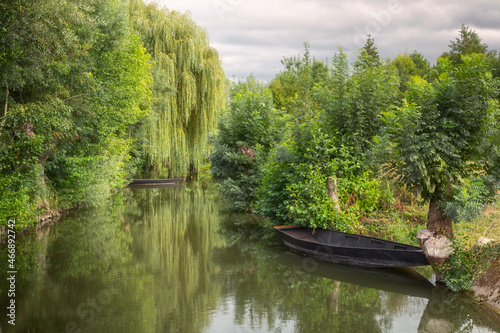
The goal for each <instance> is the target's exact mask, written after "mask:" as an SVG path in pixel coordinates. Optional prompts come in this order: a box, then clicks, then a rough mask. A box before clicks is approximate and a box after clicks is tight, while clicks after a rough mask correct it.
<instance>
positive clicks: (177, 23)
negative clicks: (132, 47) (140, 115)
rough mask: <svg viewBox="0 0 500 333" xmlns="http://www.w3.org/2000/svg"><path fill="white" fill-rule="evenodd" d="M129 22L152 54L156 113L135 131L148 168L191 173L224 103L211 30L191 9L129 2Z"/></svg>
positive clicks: (205, 148)
mask: <svg viewBox="0 0 500 333" xmlns="http://www.w3.org/2000/svg"><path fill="white" fill-rule="evenodd" d="M128 12H129V16H130V22H131V26H132V28H133V30H134V31H136V32H137V34H138V35H139V36H140V39H141V41H142V42H143V43H144V45H145V47H146V49H147V50H148V52H149V53H150V54H151V56H152V64H153V78H154V82H153V85H152V88H151V90H152V92H153V98H152V103H153V104H152V111H151V113H150V115H149V116H148V117H147V118H146V119H145V120H144V121H143V123H142V125H141V127H140V128H139V129H138V130H137V134H136V137H139V138H141V137H144V140H142V141H141V142H140V144H141V145H142V146H141V147H140V149H139V150H138V155H139V156H143V157H144V158H145V159H146V167H147V168H149V169H151V168H155V169H157V170H160V171H163V172H164V173H165V174H166V175H170V176H181V175H187V174H188V173H189V172H190V171H193V170H196V169H198V168H199V166H200V165H201V163H202V161H203V159H204V158H206V156H207V155H208V153H209V147H208V142H207V136H208V133H209V132H211V131H212V130H213V129H214V128H215V125H216V123H217V115H218V113H219V111H220V110H221V109H222V107H223V106H224V102H225V101H224V99H225V84H226V78H225V75H224V71H223V69H222V64H221V60H220V58H219V54H218V52H217V51H216V50H215V49H214V48H212V47H210V46H209V41H208V35H207V32H206V31H205V30H204V29H203V28H201V27H200V26H198V25H197V24H196V23H195V22H194V21H193V20H192V19H191V17H190V15H189V13H186V14H181V13H178V12H175V11H169V10H168V9H166V8H160V6H159V5H158V3H155V2H153V3H145V2H143V1H142V0H131V1H129V9H128Z"/></svg>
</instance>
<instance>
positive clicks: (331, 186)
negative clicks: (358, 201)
mask: <svg viewBox="0 0 500 333" xmlns="http://www.w3.org/2000/svg"><path fill="white" fill-rule="evenodd" d="M326 187H327V189H328V197H329V198H330V200H331V201H332V206H333V211H334V212H335V213H336V212H340V203H339V196H338V194H337V178H333V177H328V179H327V181H326Z"/></svg>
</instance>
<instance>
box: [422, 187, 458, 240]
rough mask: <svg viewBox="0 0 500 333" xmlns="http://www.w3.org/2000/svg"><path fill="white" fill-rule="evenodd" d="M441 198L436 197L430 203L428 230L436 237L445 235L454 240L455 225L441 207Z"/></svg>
mask: <svg viewBox="0 0 500 333" xmlns="http://www.w3.org/2000/svg"><path fill="white" fill-rule="evenodd" d="M439 199H440V196H438V195H434V196H433V197H432V198H431V202H430V203H429V212H428V213H427V229H428V230H429V231H431V232H433V233H435V234H436V235H443V236H446V237H447V238H453V225H452V223H451V221H450V220H449V219H448V218H447V217H446V216H445V215H444V212H443V210H442V209H441V208H440V207H439V205H438V201H439Z"/></svg>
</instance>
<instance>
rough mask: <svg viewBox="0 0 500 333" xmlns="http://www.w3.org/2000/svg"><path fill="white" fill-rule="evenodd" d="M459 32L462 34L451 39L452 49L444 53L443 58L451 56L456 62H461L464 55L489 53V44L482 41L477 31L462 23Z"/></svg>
mask: <svg viewBox="0 0 500 333" xmlns="http://www.w3.org/2000/svg"><path fill="white" fill-rule="evenodd" d="M458 32H459V34H460V36H459V37H456V38H455V40H454V41H453V40H451V41H450V44H449V47H450V51H448V52H445V53H443V54H442V55H441V57H442V58H449V59H450V60H451V61H452V62H453V63H454V64H459V63H461V62H462V58H461V56H462V55H470V54H472V53H478V54H487V53H488V45H486V44H484V43H482V41H481V38H480V37H479V35H478V34H477V32H476V31H474V30H472V29H471V28H469V27H468V26H466V25H465V24H463V23H462V26H461V27H460V30H459V31H458Z"/></svg>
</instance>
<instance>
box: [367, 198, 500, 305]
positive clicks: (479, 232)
mask: <svg viewBox="0 0 500 333" xmlns="http://www.w3.org/2000/svg"><path fill="white" fill-rule="evenodd" d="M403 194H404V193H403ZM499 199H500V198H499V197H497V198H496V200H495V201H494V202H493V203H491V204H490V205H488V207H486V209H485V211H484V213H483V214H482V215H481V216H480V217H478V218H476V219H475V220H473V221H471V222H460V223H455V224H454V226H453V227H454V233H455V237H454V238H453V239H452V246H453V247H454V248H455V251H454V253H453V254H452V255H451V257H450V258H449V259H448V260H447V261H445V262H444V263H442V264H441V265H439V266H438V267H437V271H438V272H437V273H438V274H442V275H443V280H444V281H443V282H444V283H445V284H446V286H447V287H448V288H449V289H451V290H453V291H458V292H465V293H466V294H468V295H469V296H470V297H471V298H472V299H474V300H475V301H476V302H478V303H481V304H484V305H487V306H488V307H490V308H491V309H492V310H493V311H495V312H496V313H498V314H500V242H499V236H500V202H499ZM427 210H428V207H427V205H425V204H422V203H420V202H419V201H418V200H417V199H415V198H411V197H409V196H405V195H399V196H395V197H394V200H393V202H392V204H391V205H390V207H387V210H385V211H381V212H376V213H374V214H371V215H370V216H363V217H361V218H360V219H359V221H360V227H359V233H362V234H368V235H370V236H375V237H380V238H385V239H390V240H394V241H399V242H403V243H408V244H413V245H418V243H417V244H415V243H416V242H417V239H416V236H415V235H416V231H418V230H420V229H425V228H426V223H427Z"/></svg>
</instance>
